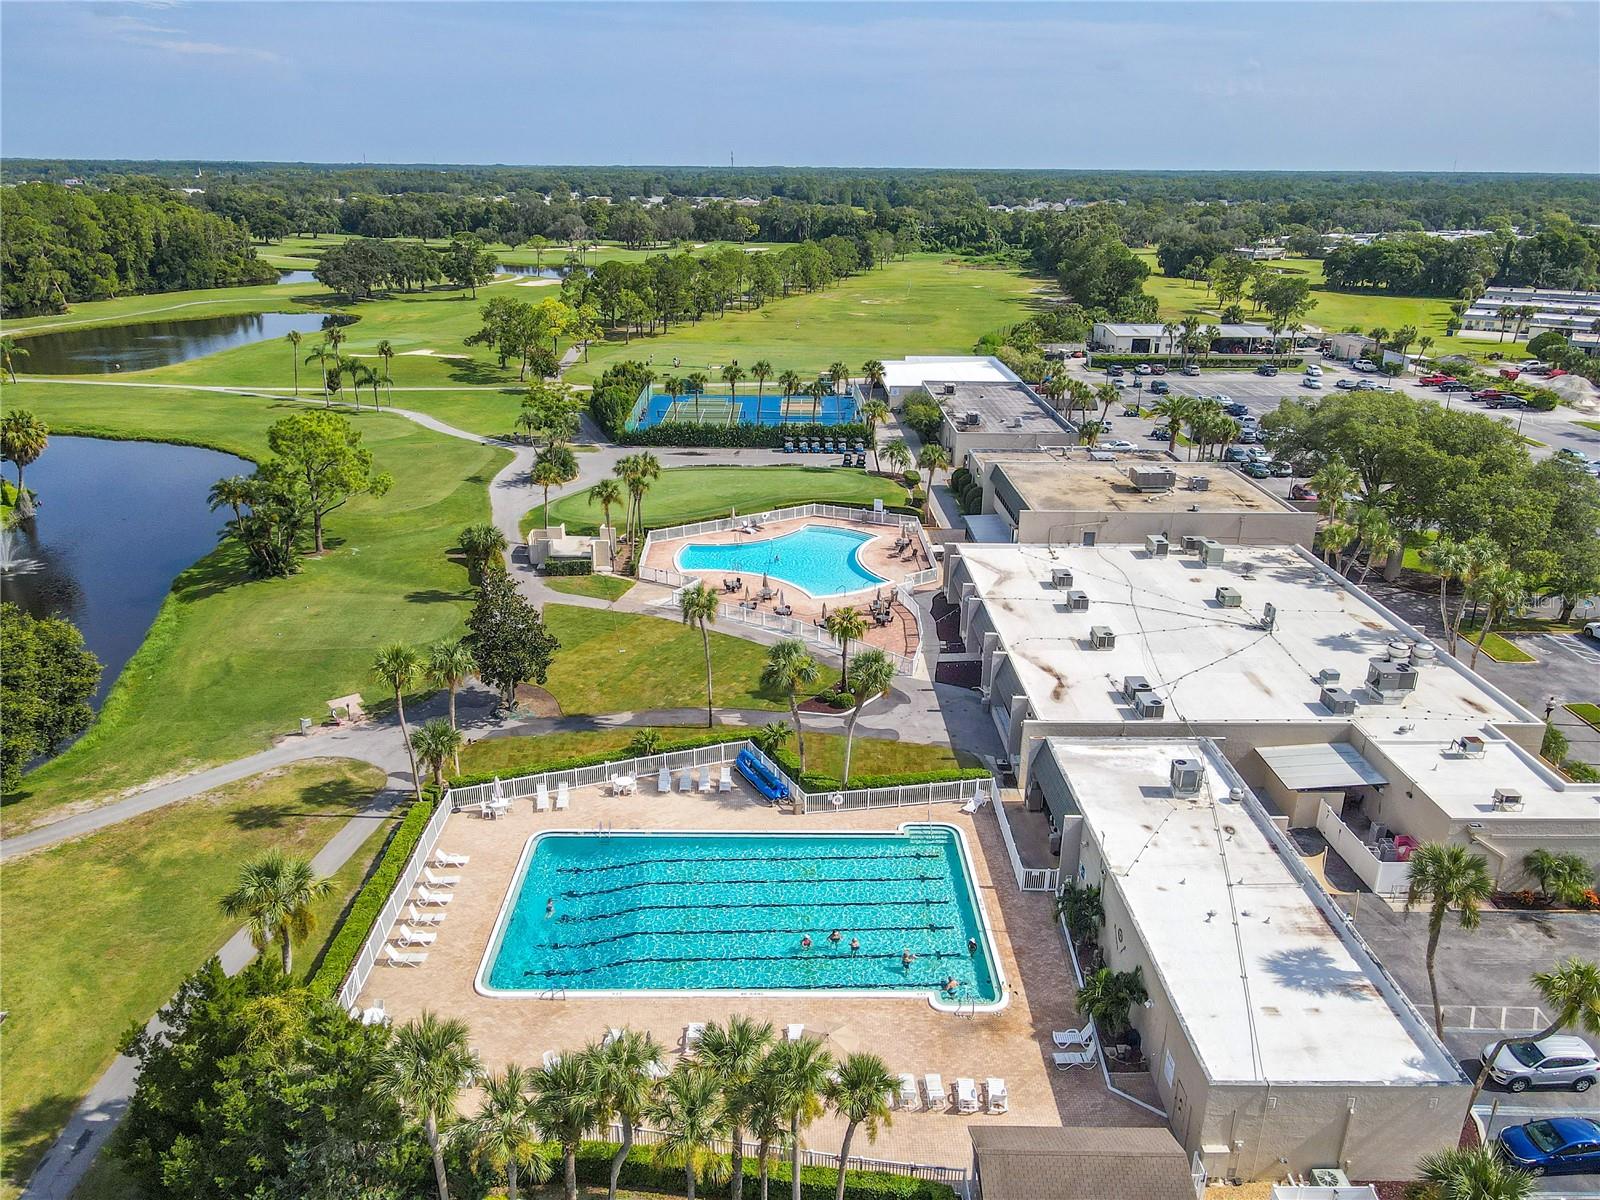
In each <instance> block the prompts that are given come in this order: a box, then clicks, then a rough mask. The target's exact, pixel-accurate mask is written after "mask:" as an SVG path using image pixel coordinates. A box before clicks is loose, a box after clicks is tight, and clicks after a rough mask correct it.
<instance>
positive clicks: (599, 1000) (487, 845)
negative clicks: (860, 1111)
mask: <svg viewBox="0 0 1600 1200" xmlns="http://www.w3.org/2000/svg"><path fill="white" fill-rule="evenodd" d="M735 778H736V779H737V776H735ZM736 788H737V789H738V790H736V791H734V792H733V793H731V794H726V795H713V796H696V795H683V794H680V793H673V794H672V795H669V796H658V795H656V794H655V788H654V781H653V780H652V781H650V782H649V783H648V784H646V785H645V786H644V787H643V788H642V789H641V791H640V793H639V794H638V795H635V796H617V797H613V796H606V795H603V794H601V790H600V789H599V788H584V789H581V790H579V791H576V792H574V793H573V797H572V804H571V808H570V810H569V811H567V812H564V813H553V812H552V813H535V812H533V810H532V805H531V803H530V802H529V801H526V800H523V801H518V802H517V803H516V805H515V806H514V808H513V810H512V812H511V814H510V815H509V816H507V817H505V818H502V819H500V820H497V821H487V820H484V819H482V818H480V817H478V816H477V815H475V814H471V813H457V814H455V815H454V816H452V817H451V818H450V819H449V822H448V824H447V825H446V827H445V830H444V834H443V837H442V839H441V841H440V843H439V845H440V848H441V849H443V850H446V851H449V852H451V853H455V854H466V855H469V856H470V858H471V861H470V862H469V864H468V865H467V866H466V867H464V868H460V869H459V870H457V871H453V872H452V873H456V874H460V875H461V876H462V880H461V883H460V884H459V885H458V886H457V887H456V888H455V889H454V891H455V899H454V900H453V901H452V902H451V903H450V904H449V906H448V908H447V909H446V911H447V912H448V914H449V915H448V917H447V918H446V919H445V921H444V922H443V924H442V925H440V926H439V938H438V941H437V943H436V944H435V945H434V946H433V947H431V948H430V950H429V953H428V959H427V962H426V963H425V964H423V965H422V966H420V967H390V966H383V965H380V966H378V967H376V968H375V969H374V970H373V973H372V976H371V978H370V979H369V981H368V984H367V987H366V990H365V992H364V993H363V995H362V998H361V1003H362V1004H363V1005H370V1004H373V1003H375V1002H377V1001H379V1000H381V1001H382V1002H383V1005H384V1007H385V1009H386V1010H387V1011H388V1012H389V1013H390V1014H391V1016H392V1017H393V1019H394V1020H395V1021H396V1022H403V1021H406V1020H408V1019H410V1018H412V1017H414V1016H416V1015H417V1014H418V1013H420V1012H421V1011H422V1010H423V1009H425V1008H426V1009H431V1010H433V1011H434V1012H436V1013H441V1014H446V1015H452V1016H458V1017H461V1018H463V1019H465V1020H466V1021H467V1022H468V1024H469V1026H470V1027H471V1029H472V1041H473V1045H474V1047H475V1048H476V1050H477V1051H478V1053H479V1054H480V1055H482V1057H483V1059H484V1062H485V1064H486V1065H487V1066H488V1067H490V1068H493V1069H498V1068H500V1067H502V1066H504V1065H505V1063H507V1062H508V1061H514V1062H520V1063H523V1064H525V1065H532V1066H537V1065H538V1064H539V1061H540V1058H541V1056H542V1055H543V1053H544V1051H546V1050H556V1051H563V1050H573V1049H577V1048H579V1047H581V1046H583V1045H584V1044H585V1043H587V1042H590V1041H593V1040H595V1039H597V1038H599V1037H600V1036H601V1035H602V1034H603V1033H604V1031H605V1030H606V1029H607V1028H608V1027H610V1026H629V1027H632V1028H634V1029H644V1030H649V1031H650V1032H651V1033H652V1034H654V1035H655V1037H656V1039H657V1040H658V1041H659V1042H661V1043H662V1044H663V1045H665V1046H667V1047H669V1048H670V1050H671V1053H670V1054H669V1055H668V1061H669V1062H671V1061H673V1060H675V1058H676V1057H677V1053H678V1048H679V1046H680V1045H681V1043H682V1038H683V1028H684V1026H685V1025H686V1024H687V1023H688V1022H690V1021H721V1020H725V1019H726V1018H727V1017H728V1016H730V1015H731V1014H733V1013H735V1012H740V1013H745V1014H747V1015H749V1016H752V1017H755V1018H757V1019H759V1020H764V1021H770V1022H771V1023H772V1024H773V1025H774V1026H776V1027H778V1028H780V1029H781V1027H782V1026H784V1025H786V1024H788V1023H790V1022H802V1023H804V1024H805V1026H806V1028H807V1030H808V1031H809V1032H814V1033H818V1034H828V1033H835V1032H837V1033H838V1034H839V1035H840V1041H839V1044H837V1045H836V1047H835V1048H836V1049H840V1050H844V1051H848V1050H851V1049H857V1048H860V1049H869V1050H872V1051H875V1052H876V1053H878V1054H880V1055H881V1056H882V1057H883V1058H884V1059H885V1060H886V1061H887V1063H888V1065H889V1067H890V1069H891V1070H893V1071H896V1072H899V1071H910V1072H913V1073H914V1074H916V1075H917V1076H918V1077H919V1078H920V1076H921V1075H922V1074H923V1073H924V1072H928V1071H937V1072H939V1073H940V1074H941V1075H942V1076H943V1077H944V1082H945V1084H946V1085H947V1086H949V1085H950V1084H951V1083H952V1082H953V1081H954V1080H955V1078H956V1077H957V1076H962V1075H965V1076H970V1077H972V1078H974V1079H976V1080H978V1082H979V1084H980V1087H981V1085H982V1082H983V1080H984V1078H985V1077H987V1076H990V1075H996V1076H1000V1077H1003V1078H1004V1079H1005V1080H1006V1081H1007V1084H1008V1088H1009V1091H1010V1096H1011V1106H1010V1111H1009V1112H1008V1113H1006V1114H1004V1115H999V1116H990V1115H980V1116H957V1115H954V1114H950V1113H944V1112H937V1113H927V1112H920V1111H919V1112H910V1113H896V1114H895V1119H894V1123H893V1125H892V1126H891V1127H890V1128H889V1129H886V1130H884V1131H883V1132H882V1133H881V1134H880V1136H879V1138H878V1141H877V1143H876V1144H875V1145H864V1144H862V1141H861V1139H860V1138H858V1139H857V1145H856V1147H855V1148H854V1152H855V1154H857V1155H861V1156H869V1157H874V1158H880V1159H889V1160H895V1161H903V1162H922V1163H932V1164H942V1165H949V1166H963V1165H966V1164H967V1163H968V1162H969V1161H970V1158H971V1148H970V1144H969V1142H968V1140H967V1136H966V1133H965V1129H964V1127H965V1126H966V1125H967V1123H968V1122H972V1121H981V1122H997V1123H1010V1124H1018V1125H1058V1124H1068V1125H1150V1124H1160V1123H1161V1120H1160V1118H1159V1117H1156V1116H1155V1115H1154V1114H1152V1113H1149V1112H1146V1111H1144V1110H1142V1109H1140V1108H1139V1107H1138V1106H1136V1105H1133V1104H1130V1103H1128V1102H1126V1101H1124V1100H1122V1099H1121V1098H1119V1097H1117V1096H1114V1095H1112V1094H1110V1093H1109V1092H1107V1091H1106V1090H1105V1087H1104V1084H1103V1083H1102V1081H1101V1078H1100V1075H1099V1073H1098V1071H1085V1070H1075V1071H1072V1072H1070V1073H1063V1072H1059V1071H1056V1070H1054V1069H1052V1064H1051V1059H1050V1053H1051V1051H1052V1050H1053V1046H1052V1045H1051V1043H1050V1032H1051V1031H1052V1030H1054V1029H1064V1028H1066V1027H1068V1026H1070V1025H1074V1024H1081V1022H1080V1021H1079V1018H1078V1014H1077V1012H1076V1011H1075V1010H1074V1008H1073V1000H1072V998H1073V986H1072V973H1071V967H1070V966H1069V964H1068V961H1067V957H1066V952H1065V950H1064V949H1063V947H1062V945H1061V942H1060V939H1059V937H1058V935H1057V934H1056V932H1055V930H1054V928H1053V927H1052V924H1051V913H1050V898H1049V897H1048V896H1047V895H1043V894H1037V893H1022V892H1019V891H1018V890H1017V888H1016V886H1015V883H1014V881H1013V878H1012V874H1011V868H1010V864H1009V862H1008V861H1007V859H1006V854H1005V848H1004V845H1003V843H1002V842H1001V840H1000V834H999V830H998V829H997V828H996V825H995V818H994V816H993V814H992V813H991V812H989V811H988V810H983V811H980V812H979V813H977V814H975V815H974V816H969V815H966V814H963V813H961V812H960V811H959V810H958V809H957V807H956V806H955V805H948V804H946V805H932V806H916V807H906V808H902V809H875V810H871V811H867V812H854V813H840V814H834V813H828V814H812V815H810V816H794V815H789V814H785V813H780V812H778V811H777V810H775V809H772V808H768V807H766V806H764V805H763V804H761V803H759V802H758V801H757V800H756V799H755V797H754V795H753V793H750V792H748V791H746V790H744V788H743V786H742V783H739V784H736ZM930 819H931V820H934V821H939V822H945V823H949V824H952V825H955V826H957V827H959V828H961V829H962V830H964V831H965V834H966V839H967V846H968V849H969V852H970V854H971V856H972V858H973V860H974V862H973V867H974V870H975V871H976V874H977V880H976V884H977V887H978V890H979V894H980V896H981V898H982V901H983V903H984V905H985V907H986V908H987V910H988V916H989V921H990V925H991V927H992V928H993V929H994V932H995V938H996V942H997V949H998V953H999V957H1000V961H1001V965H1002V969H1003V970H1004V972H1005V976H1006V980H1007V982H1008V985H1009V987H1010V989H1011V996H1012V999H1011V1002H1010V1004H1009V1005H1008V1006H1007V1007H1006V1008H1004V1009H1003V1010H1001V1011H1000V1012H998V1013H992V1014H981V1013H980V1014H978V1015H976V1016H972V1015H964V1016H953V1015H950V1014H947V1013H940V1012H936V1011H935V1010H933V1009H932V1008H930V1007H929V1006H928V1004H927V1002H926V1001H925V1000H923V999H920V998H911V997H899V998H892V999H884V998H867V999H844V998H838V997H828V996H818V997H817V998H816V999H810V998H807V997H804V996H774V997H770V998H764V997H748V996H739V997H735V996H729V997H727V998H725V999H724V998H722V997H719V996H716V995H707V996H699V997H652V996H651V995H650V994H649V993H640V994H638V995H637V996H629V997H623V998H606V997H596V998H581V997H580V998H571V999H565V1000H542V999H506V998H491V997H486V996H481V995H479V994H478V993H477V992H476V991H475V990H474V988H473V979H474V977H475V975H476V973H477V970H478V967H479V964H480V961H481V960H482V958H483V954H484V951H485V949H486V947H487V945H488V941H489V937H490V934H491V931H492V927H493V924H494V920H495V916H496V914H497V913H498V911H499V908H500V905H501V902H502V901H503V900H504V898H505V895H506V891H507V888H508V886H509V885H510V883H511V877H512V873H513V871H514V870H515V868H516V863H517V859H518V856H519V855H520V854H521V852H522V848H523V846H524V844H525V843H526V841H527V839H528V837H529V836H530V835H531V834H533V833H534V832H536V831H538V830H541V829H584V828H589V829H592V828H595V827H596V826H597V825H598V824H600V823H605V824H606V825H607V826H609V827H611V828H613V829H615V830H619V831H620V830H624V829H697V828H698V829H706V830H751V831H761V830H768V831H784V832H802V831H809V830H816V831H829V830H860V831H866V830H892V829H895V828H897V827H898V826H899V825H900V824H902V823H904V822H908V821H920V820H930ZM842 1132H843V1130H842V1126H841V1125H840V1124H839V1123H838V1122H837V1121H835V1120H834V1119H833V1118H832V1117H831V1116H830V1117H825V1118H823V1119H821V1120H819V1121H817V1122H816V1123H815V1124H814V1125H813V1126H812V1127H811V1128H810V1130H809V1132H808V1134H807V1137H806V1144H807V1145H808V1146H810V1147H812V1148H817V1149H825V1150H826V1149H833V1148H835V1147H836V1146H837V1145H838V1141H839V1137H840V1136H841V1134H842Z"/></svg>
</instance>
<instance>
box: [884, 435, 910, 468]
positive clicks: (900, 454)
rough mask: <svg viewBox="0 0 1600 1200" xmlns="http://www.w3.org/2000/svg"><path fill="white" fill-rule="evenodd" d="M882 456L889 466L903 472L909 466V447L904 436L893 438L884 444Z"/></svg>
mask: <svg viewBox="0 0 1600 1200" xmlns="http://www.w3.org/2000/svg"><path fill="white" fill-rule="evenodd" d="M883 457H884V458H886V459H888V460H889V466H890V468H891V469H892V470H894V471H895V472H896V473H903V472H905V471H907V470H909V469H910V467H911V463H912V458H911V447H910V446H908V445H906V440H905V438H895V440H894V441H892V442H890V443H889V444H888V445H887V446H885V447H884V448H883Z"/></svg>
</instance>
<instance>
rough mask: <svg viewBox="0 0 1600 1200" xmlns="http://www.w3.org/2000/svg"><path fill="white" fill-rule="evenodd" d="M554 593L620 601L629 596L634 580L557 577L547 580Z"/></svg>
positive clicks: (608, 576) (619, 576)
mask: <svg viewBox="0 0 1600 1200" xmlns="http://www.w3.org/2000/svg"><path fill="white" fill-rule="evenodd" d="M545 583H546V584H547V585H549V587H550V590H551V591H553V592H565V593H566V594H567V595H569V596H595V597H597V598H599V599H601V600H620V599H622V597H623V596H625V595H627V594H628V589H629V588H631V587H632V586H633V580H631V579H629V578H628V577H627V576H626V575H556V576H553V577H552V578H549V579H546V580H545Z"/></svg>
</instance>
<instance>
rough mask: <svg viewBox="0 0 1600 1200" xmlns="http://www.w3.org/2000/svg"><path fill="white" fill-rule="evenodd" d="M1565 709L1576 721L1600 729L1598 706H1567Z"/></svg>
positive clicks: (1599, 705) (1599, 710) (1599, 709)
mask: <svg viewBox="0 0 1600 1200" xmlns="http://www.w3.org/2000/svg"><path fill="white" fill-rule="evenodd" d="M1566 709H1567V711H1568V712H1569V713H1571V714H1572V715H1573V716H1575V717H1577V718H1578V720H1580V721H1584V722H1586V723H1587V724H1590V725H1593V726H1594V727H1595V728H1596V729H1600V704H1569V705H1567V706H1566Z"/></svg>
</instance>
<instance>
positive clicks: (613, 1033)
mask: <svg viewBox="0 0 1600 1200" xmlns="http://www.w3.org/2000/svg"><path fill="white" fill-rule="evenodd" d="M621 1036H622V1030H620V1029H618V1028H617V1027H616V1026H615V1025H613V1026H611V1028H610V1029H607V1030H606V1035H605V1037H603V1038H601V1039H600V1044H601V1045H602V1046H609V1045H611V1044H612V1043H613V1042H615V1041H616V1040H617V1039H618V1038H620V1037H621Z"/></svg>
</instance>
